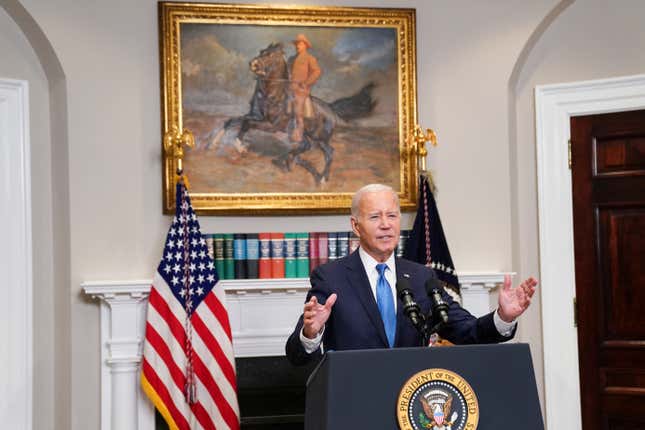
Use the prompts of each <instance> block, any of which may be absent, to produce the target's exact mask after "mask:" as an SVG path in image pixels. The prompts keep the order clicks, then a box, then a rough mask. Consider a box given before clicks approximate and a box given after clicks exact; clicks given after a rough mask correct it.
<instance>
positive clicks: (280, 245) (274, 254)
mask: <svg viewBox="0 0 645 430" xmlns="http://www.w3.org/2000/svg"><path fill="white" fill-rule="evenodd" d="M271 277H272V278H284V233H271Z"/></svg>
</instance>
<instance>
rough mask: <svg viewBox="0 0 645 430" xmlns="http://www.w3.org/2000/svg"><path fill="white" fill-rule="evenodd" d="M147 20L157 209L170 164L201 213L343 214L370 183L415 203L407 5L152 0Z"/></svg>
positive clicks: (168, 187)
mask: <svg viewBox="0 0 645 430" xmlns="http://www.w3.org/2000/svg"><path fill="white" fill-rule="evenodd" d="M159 23H160V55H161V58H160V65H161V93H162V100H161V105H162V133H163V139H164V145H163V146H164V147H165V148H168V150H164V151H163V200H164V212H165V213H173V211H174V204H175V196H174V193H175V187H174V185H175V181H176V175H175V173H176V171H177V167H178V166H181V167H182V168H183V172H184V174H185V175H186V176H187V177H188V179H189V181H190V195H191V200H192V203H193V206H194V207H195V209H196V210H198V212H200V213H202V214H272V213H273V214H275V213H282V214H284V213H310V214H311V213H341V212H347V211H348V209H349V208H350V206H351V197H352V194H353V193H354V191H356V190H357V189H358V188H360V187H361V186H363V185H365V184H368V183H373V182H379V183H385V184H388V185H390V186H392V187H393V188H394V189H395V190H397V192H398V193H399V197H400V201H401V208H402V209H403V210H411V209H413V208H414V206H415V204H416V184H417V164H416V155H415V152H414V149H415V148H414V140H413V139H412V137H411V136H412V133H413V130H414V126H415V124H416V122H417V112H416V85H417V84H416V40H415V11H414V9H380V8H369V9H368V8H340V7H287V6H285V7H281V6H259V5H230V4H201V3H170V2H162V3H160V4H159ZM181 142H186V143H192V142H194V145H193V146H192V147H187V148H182V147H181V146H176V145H181ZM173 146H175V150H174V151H172V150H170V148H171V147H173ZM182 152H183V153H182Z"/></svg>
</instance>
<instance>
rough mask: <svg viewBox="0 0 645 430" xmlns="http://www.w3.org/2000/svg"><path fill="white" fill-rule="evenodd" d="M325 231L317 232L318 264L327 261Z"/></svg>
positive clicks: (326, 237)
mask: <svg viewBox="0 0 645 430" xmlns="http://www.w3.org/2000/svg"><path fill="white" fill-rule="evenodd" d="M327 242H328V236H327V233H318V264H319V265H320V264H325V263H326V262H327V261H329V249H328V248H327V244H328V243H327Z"/></svg>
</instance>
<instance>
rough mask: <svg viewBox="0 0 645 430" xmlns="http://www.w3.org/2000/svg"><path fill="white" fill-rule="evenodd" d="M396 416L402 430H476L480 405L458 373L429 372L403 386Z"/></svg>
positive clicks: (445, 371) (470, 388)
mask: <svg viewBox="0 0 645 430" xmlns="http://www.w3.org/2000/svg"><path fill="white" fill-rule="evenodd" d="M396 414H397V420H398V423H399V428H400V429H401V430H425V429H429V430H475V429H476V428H477V423H478V422H479V404H478V402H477V396H476V395H475V392H474V391H473V389H472V387H471V386H470V384H468V382H467V381H466V380H465V379H464V378H462V377H461V376H460V375H458V374H457V373H455V372H452V371H450V370H446V369H426V370H422V371H421V372H418V373H416V374H415V375H413V376H412V377H411V378H410V379H408V380H407V382H406V383H405V384H404V385H403V387H402V388H401V391H400V393H399V399H398V401H397V404H396Z"/></svg>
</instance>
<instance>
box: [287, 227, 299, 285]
mask: <svg viewBox="0 0 645 430" xmlns="http://www.w3.org/2000/svg"><path fill="white" fill-rule="evenodd" d="M297 276H298V271H297V268H296V233H285V234H284V277H285V278H295V277H297Z"/></svg>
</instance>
